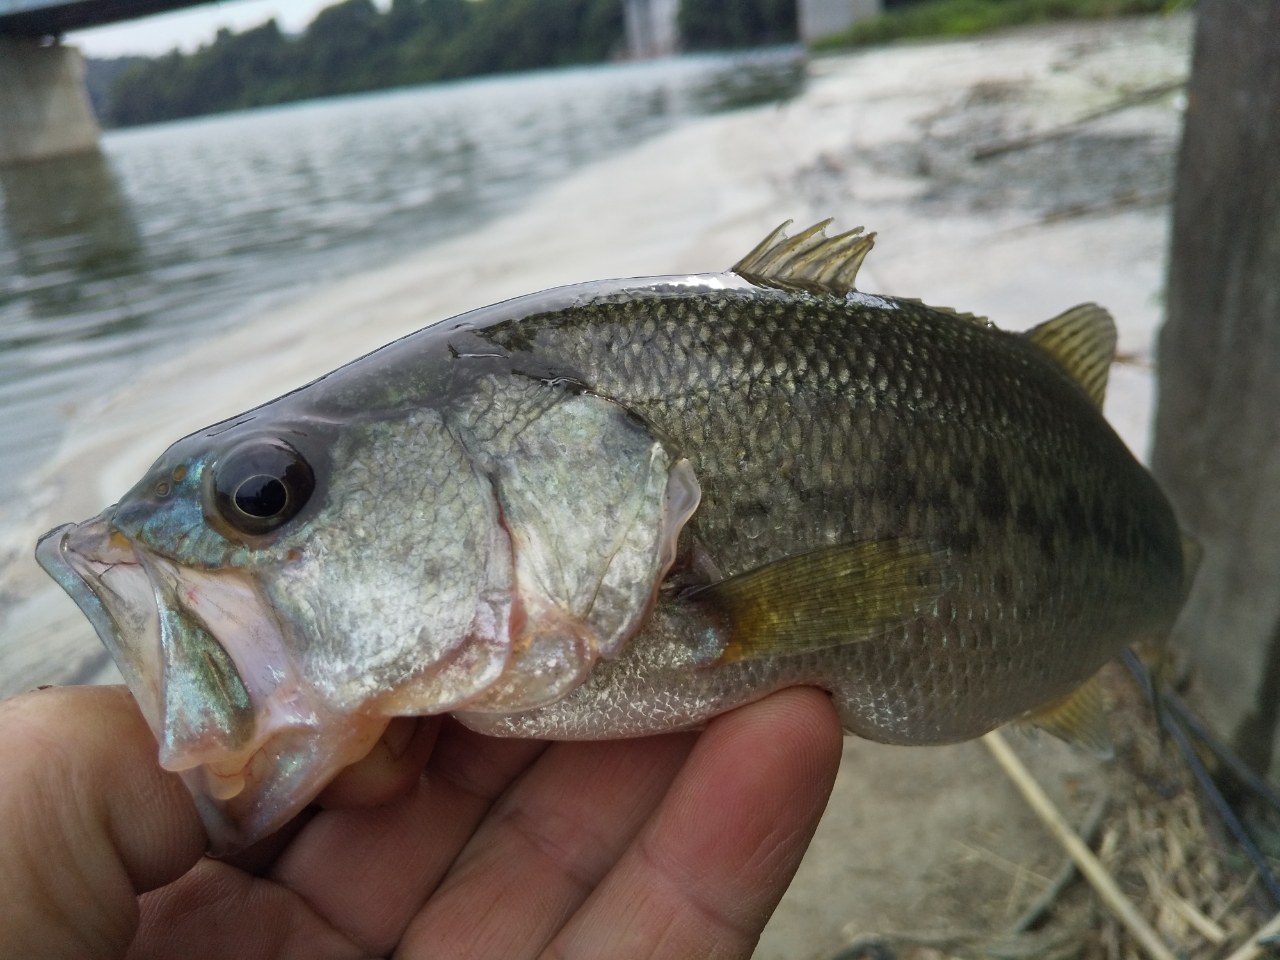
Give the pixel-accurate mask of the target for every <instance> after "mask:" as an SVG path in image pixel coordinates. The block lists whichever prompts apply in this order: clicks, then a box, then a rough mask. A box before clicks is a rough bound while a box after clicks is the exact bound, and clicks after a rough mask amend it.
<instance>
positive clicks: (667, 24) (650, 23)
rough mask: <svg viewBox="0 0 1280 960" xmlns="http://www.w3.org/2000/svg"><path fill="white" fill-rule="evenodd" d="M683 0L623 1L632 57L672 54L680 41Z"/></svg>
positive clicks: (641, 57)
mask: <svg viewBox="0 0 1280 960" xmlns="http://www.w3.org/2000/svg"><path fill="white" fill-rule="evenodd" d="M679 12H680V2H679V0H623V4H622V14H623V22H624V23H625V24H626V29H627V53H628V54H629V55H630V57H631V59H632V60H648V59H650V58H652V57H669V56H671V55H672V54H673V53H675V52H676V48H677V47H678V46H679V43H680V31H679V27H678V25H677V23H676V18H677V16H678V14H679Z"/></svg>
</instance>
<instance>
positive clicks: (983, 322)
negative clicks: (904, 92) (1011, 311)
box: [894, 297, 991, 327]
mask: <svg viewBox="0 0 1280 960" xmlns="http://www.w3.org/2000/svg"><path fill="white" fill-rule="evenodd" d="M894 299H896V300H902V301H904V302H905V303H918V304H920V306H922V307H928V308H929V309H930V310H933V311H935V312H937V313H948V314H950V315H951V316H953V317H955V318H956V319H957V320H968V321H969V322H970V323H976V324H977V325H978V326H980V327H989V326H991V321H990V320H988V319H987V318H986V317H980V316H978V315H977V314H976V313H961V312H960V311H959V310H957V309H956V308H955V307H935V306H932V305H930V304H927V303H925V302H924V301H923V300H921V299H919V298H918V297H895V298H894Z"/></svg>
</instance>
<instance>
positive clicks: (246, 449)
mask: <svg viewBox="0 0 1280 960" xmlns="http://www.w3.org/2000/svg"><path fill="white" fill-rule="evenodd" d="M315 486H316V478H315V473H314V472H313V471H312V469H311V466H310V464H308V463H307V461H306V460H304V459H303V458H302V454H300V453H298V451H297V450H295V449H293V447H291V446H289V445H288V444H287V443H284V442H283V441H281V440H257V441H251V442H250V443H248V444H246V445H244V446H242V447H237V448H236V449H234V450H232V451H231V452H230V453H229V454H228V455H227V456H226V458H225V459H223V460H222V461H221V462H220V463H218V464H217V466H215V467H214V471H213V490H214V501H215V503H216V504H217V508H218V513H219V514H220V515H221V516H222V519H223V520H225V521H226V522H227V523H229V524H231V526H233V527H234V528H235V529H237V530H239V531H240V532H241V533H247V534H251V535H259V534H264V533H270V532H271V531H272V530H275V529H276V528H277V527H281V526H283V525H284V524H286V523H288V522H289V521H290V520H292V519H293V518H294V517H296V516H297V515H298V511H300V510H301V509H302V508H303V507H304V506H306V504H307V500H309V499H310V498H311V493H312V491H314V490H315Z"/></svg>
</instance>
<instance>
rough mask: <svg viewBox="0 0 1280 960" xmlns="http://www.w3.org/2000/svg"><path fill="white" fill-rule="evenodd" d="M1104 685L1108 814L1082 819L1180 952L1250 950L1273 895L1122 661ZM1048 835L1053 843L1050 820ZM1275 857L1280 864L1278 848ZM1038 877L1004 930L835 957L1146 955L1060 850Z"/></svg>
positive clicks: (1113, 870) (1132, 958)
mask: <svg viewBox="0 0 1280 960" xmlns="http://www.w3.org/2000/svg"><path fill="white" fill-rule="evenodd" d="M1104 690H1105V693H1106V698H1107V700H1108V704H1109V706H1110V709H1109V711H1108V712H1109V718H1110V721H1111V726H1112V732H1113V735H1114V738H1115V746H1116V756H1115V759H1114V760H1112V761H1111V762H1110V763H1108V764H1107V765H1106V774H1105V776H1106V781H1107V792H1106V799H1105V802H1104V804H1102V812H1101V816H1097V808H1096V807H1095V810H1094V811H1092V812H1091V813H1090V814H1089V815H1087V816H1086V817H1085V818H1084V822H1082V823H1079V824H1075V825H1074V827H1075V829H1076V831H1077V832H1078V833H1079V834H1081V835H1082V836H1084V838H1085V839H1086V840H1091V841H1092V842H1091V843H1090V846H1091V847H1092V849H1093V851H1094V853H1095V854H1096V855H1097V858H1098V860H1099V861H1100V862H1101V864H1102V866H1103V867H1104V868H1105V869H1106V871H1107V873H1108V874H1109V875H1110V876H1111V877H1112V878H1113V879H1114V880H1115V882H1116V885H1117V886H1118V887H1119V889H1120V891H1121V892H1122V893H1123V894H1124V895H1125V897H1126V898H1127V899H1128V900H1129V901H1130V902H1131V903H1132V904H1133V905H1134V906H1135V907H1136V909H1137V911H1138V913H1139V914H1140V916H1141V917H1142V918H1143V919H1144V920H1145V921H1146V923H1147V924H1148V925H1150V926H1151V927H1152V928H1154V930H1155V931H1156V933H1157V934H1158V935H1159V937H1160V939H1161V940H1163V942H1164V943H1165V944H1166V945H1167V947H1168V948H1169V950H1170V951H1171V952H1172V953H1173V954H1174V955H1176V956H1177V957H1179V958H1180V960H1245V957H1244V956H1242V955H1240V954H1238V953H1237V951H1239V950H1240V948H1241V947H1243V946H1245V945H1246V944H1247V943H1248V942H1249V941H1250V938H1251V937H1253V936H1254V935H1255V934H1256V933H1257V931H1259V930H1260V929H1261V928H1263V927H1264V925H1266V924H1268V923H1269V921H1271V920H1272V917H1273V915H1274V913H1275V905H1274V904H1272V903H1271V902H1270V899H1269V897H1268V895H1267V893H1266V892H1265V890H1263V889H1262V887H1261V885H1260V884H1259V883H1258V874H1257V871H1256V870H1255V869H1254V868H1253V866H1252V864H1250V863H1249V861H1248V859H1247V858H1246V857H1245V856H1244V855H1243V854H1242V853H1241V852H1240V850H1239V847H1238V846H1237V845H1236V844H1235V842H1234V841H1233V840H1232V839H1231V838H1230V837H1229V836H1228V835H1227V834H1226V832H1225V831H1224V830H1223V828H1222V826H1221V824H1220V822H1219V821H1218V820H1217V819H1216V815H1215V814H1214V812H1213V811H1212V809H1211V808H1210V807H1209V806H1208V805H1207V804H1206V803H1205V801H1204V798H1203V797H1202V796H1201V794H1200V792H1199V790H1198V788H1197V785H1196V783H1195V780H1194V778H1193V776H1192V774H1191V772H1190V771H1189V769H1188V767H1187V765H1186V763H1185V762H1184V761H1183V760H1182V758H1181V757H1180V756H1179V755H1178V752H1177V750H1176V748H1175V747H1174V746H1173V744H1172V743H1162V742H1161V738H1160V737H1159V736H1158V735H1157V728H1156V723H1155V719H1154V716H1153V714H1152V712H1151V710H1150V708H1149V707H1148V706H1147V704H1146V702H1145V700H1144V699H1143V697H1142V694H1141V692H1140V691H1139V689H1138V687H1137V685H1136V684H1135V683H1134V682H1133V680H1132V679H1131V678H1130V677H1129V675H1128V673H1127V672H1125V670H1124V668H1123V667H1121V666H1120V665H1119V664H1118V663H1114V664H1111V665H1109V666H1108V667H1107V668H1106V669H1105V671H1104ZM1205 759H1206V761H1207V760H1208V758H1207V757H1206V758H1205ZM1095 818H1096V824H1095V823H1090V822H1089V821H1090V820H1091V819H1095ZM1091 828H1094V829H1091ZM1045 843H1046V844H1053V843H1054V841H1053V840H1052V839H1051V838H1050V835H1049V833H1048V832H1047V831H1046V833H1045ZM1272 852H1273V853H1274V851H1272ZM1271 863H1272V866H1273V868H1280V859H1272V861H1271ZM1038 880H1039V882H1040V885H1041V886H1042V887H1043V891H1042V893H1041V895H1040V896H1039V897H1038V898H1037V899H1036V900H1035V901H1033V902H1032V904H1031V906H1030V907H1029V908H1026V909H1024V911H1023V913H1022V916H1021V917H1020V919H1019V921H1018V922H1016V923H1014V924H1012V925H1011V926H1010V927H1009V928H1008V929H1007V930H1006V931H1005V933H1003V934H1002V935H998V936H992V935H990V934H984V935H977V934H966V933H963V932H936V933H935V932H919V931H912V932H899V933H885V934H876V935H869V936H861V937H859V938H858V939H857V940H856V941H855V942H853V943H850V944H848V945H847V946H846V947H844V948H843V949H842V950H840V951H839V952H838V953H836V954H834V955H832V956H831V958H830V960H859V958H865V960H948V958H952V957H955V958H964V960H978V958H990V960H1148V958H1149V956H1150V953H1149V951H1144V949H1143V948H1142V946H1141V944H1140V943H1139V942H1138V941H1137V940H1136V939H1135V938H1134V936H1133V934H1131V933H1130V932H1129V931H1128V930H1127V929H1125V926H1124V925H1123V924H1122V923H1121V922H1120V921H1119V920H1117V918H1116V916H1115V914H1114V913H1113V912H1112V910H1110V909H1109V908H1108V907H1107V906H1105V905H1104V903H1103V901H1102V899H1101V898H1100V897H1099V896H1098V894H1097V893H1096V892H1095V891H1094V890H1093V889H1092V888H1091V887H1090V886H1089V885H1088V884H1087V883H1085V882H1084V881H1083V880H1082V879H1081V878H1080V875H1079V873H1078V872H1076V870H1075V869H1074V866H1073V865H1072V864H1071V861H1070V860H1069V859H1068V858H1066V856H1065V855H1064V857H1063V866H1062V868H1061V871H1060V874H1059V876H1058V877H1056V878H1053V880H1052V881H1049V882H1046V880H1047V878H1043V877H1041V878H1038ZM1268 949H1271V947H1268V946H1265V945H1264V946H1263V947H1261V948H1256V949H1255V950H1254V951H1250V952H1249V954H1248V955H1249V956H1250V957H1259V958H1260V957H1263V956H1264V955H1265V951H1267V950H1268Z"/></svg>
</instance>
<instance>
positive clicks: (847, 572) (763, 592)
mask: <svg viewBox="0 0 1280 960" xmlns="http://www.w3.org/2000/svg"><path fill="white" fill-rule="evenodd" d="M946 559H947V554H946V552H945V551H939V550H934V549H932V548H930V547H929V546H928V545H927V544H923V543H920V542H918V541H913V540H905V539H890V540H873V541H864V542H861V543H854V544H847V545H844V546H839V547H829V548H826V549H823V550H815V551H814V552H812V553H805V554H800V555H798V556H794V557H787V558H786V559H784V560H779V561H777V562H775V563H771V564H767V565H766V566H763V567H759V568H758V569H755V570H751V571H749V572H747V573H743V574H739V575H738V576H734V577H730V578H729V579H727V580H721V581H720V582H719V583H715V584H712V585H711V586H708V587H704V588H702V589H701V590H698V591H697V592H696V593H694V594H692V595H691V596H690V597H689V599H691V600H693V601H695V602H701V603H704V604H707V605H708V606H709V607H710V608H711V609H712V610H713V611H715V612H716V613H718V614H719V615H720V616H721V617H722V618H723V620H724V621H725V622H726V625H727V627H728V643H727V644H726V646H725V648H724V650H723V652H722V653H721V655H720V657H719V659H718V660H717V662H718V663H736V662H738V661H741V660H754V659H760V658H763V657H771V656H791V655H795V654H800V653H807V652H809V651H812V650H821V649H824V648H827V647H834V646H839V645H841V644H846V643H858V642H861V641H864V640H871V639H875V638H876V637H879V636H882V635H883V634H884V631H885V630H886V629H887V628H889V627H890V626H892V625H894V624H897V623H901V622H903V621H905V620H908V619H911V618H914V617H916V616H919V615H921V614H922V613H924V612H925V610H926V608H928V607H930V606H931V605H932V604H933V603H934V601H935V600H937V599H938V597H940V596H941V595H942V593H943V592H944V591H945V590H946V588H947V576H946V573H947V566H946Z"/></svg>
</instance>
